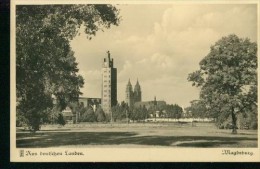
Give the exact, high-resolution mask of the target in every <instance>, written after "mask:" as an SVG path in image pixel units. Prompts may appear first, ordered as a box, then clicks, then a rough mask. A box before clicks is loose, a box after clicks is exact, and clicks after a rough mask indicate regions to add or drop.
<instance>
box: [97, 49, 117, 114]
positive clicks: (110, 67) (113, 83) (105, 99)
mask: <svg viewBox="0 0 260 169" xmlns="http://www.w3.org/2000/svg"><path fill="white" fill-rule="evenodd" d="M101 92H102V101H101V104H102V108H103V110H104V112H105V113H106V114H109V113H111V107H112V106H115V105H116V104H117V69H116V68H114V60H113V59H110V52H109V51H107V58H104V62H103V65H102V91H101Z"/></svg>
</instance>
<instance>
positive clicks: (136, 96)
mask: <svg viewBox="0 0 260 169" xmlns="http://www.w3.org/2000/svg"><path fill="white" fill-rule="evenodd" d="M125 101H126V103H127V104H128V106H129V107H132V106H134V104H135V103H137V102H141V101H142V92H141V86H140V84H139V82H138V80H137V82H136V85H135V87H134V90H133V88H132V84H131V82H130V79H129V81H128V84H127V85H126V99H125Z"/></svg>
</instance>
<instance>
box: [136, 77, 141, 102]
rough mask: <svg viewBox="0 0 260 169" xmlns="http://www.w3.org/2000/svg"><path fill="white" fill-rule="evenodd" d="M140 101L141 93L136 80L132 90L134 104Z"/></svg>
mask: <svg viewBox="0 0 260 169" xmlns="http://www.w3.org/2000/svg"><path fill="white" fill-rule="evenodd" d="M140 101H142V91H141V87H140V85H139V82H138V79H137V82H136V85H135V88H134V102H140Z"/></svg>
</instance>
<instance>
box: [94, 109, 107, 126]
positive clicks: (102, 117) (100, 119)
mask: <svg viewBox="0 0 260 169" xmlns="http://www.w3.org/2000/svg"><path fill="white" fill-rule="evenodd" d="M95 115H96V119H97V121H98V122H104V121H105V120H106V116H105V113H104V111H103V109H102V108H101V107H100V106H98V108H97V110H96V112H95Z"/></svg>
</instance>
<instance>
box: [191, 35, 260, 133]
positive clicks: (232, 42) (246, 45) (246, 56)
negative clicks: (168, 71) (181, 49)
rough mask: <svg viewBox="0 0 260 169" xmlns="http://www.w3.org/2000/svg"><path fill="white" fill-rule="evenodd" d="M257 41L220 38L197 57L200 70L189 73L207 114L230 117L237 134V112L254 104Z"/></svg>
mask: <svg viewBox="0 0 260 169" xmlns="http://www.w3.org/2000/svg"><path fill="white" fill-rule="evenodd" d="M256 55H257V44H256V43H254V42H250V40H249V39H247V38H246V39H242V38H239V37H237V36H236V35H229V36H227V37H223V38H221V39H220V40H219V41H217V42H216V43H215V44H214V45H213V46H211V48H210V52H209V54H208V55H207V56H206V57H205V58H204V59H202V60H201V62H200V70H198V71H195V72H193V73H191V74H189V77H188V80H189V81H192V82H193V86H197V87H200V88H201V91H200V99H201V100H202V101H203V102H204V103H205V106H206V108H207V113H208V114H209V115H211V117H214V118H216V119H217V122H218V123H221V122H223V121H224V120H226V119H227V118H228V117H229V116H231V119H232V124H233V130H232V133H237V130H236V127H237V114H238V113H252V112H253V111H256V110H255V109H254V107H257V56H256Z"/></svg>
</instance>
